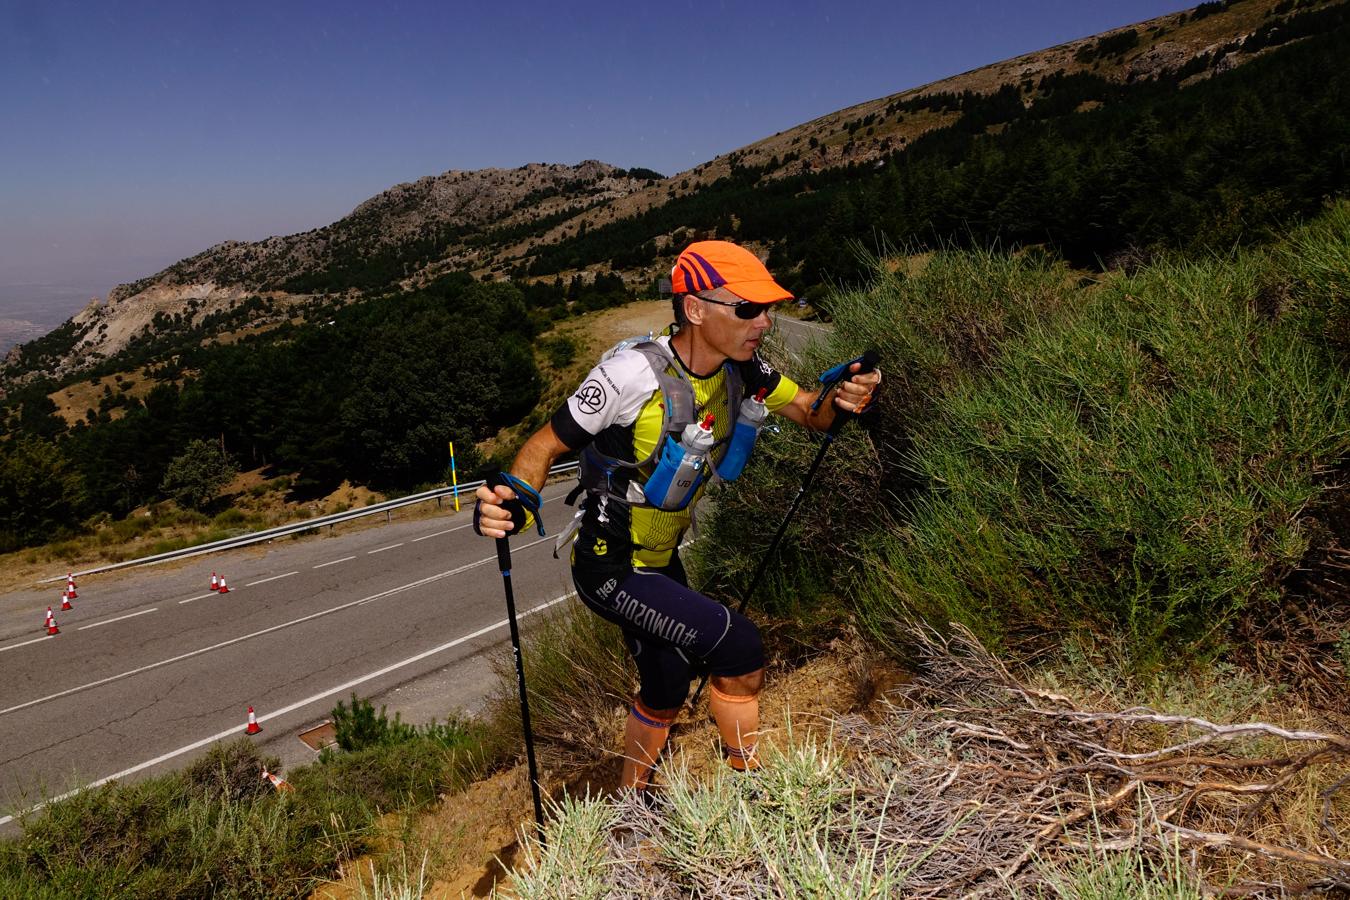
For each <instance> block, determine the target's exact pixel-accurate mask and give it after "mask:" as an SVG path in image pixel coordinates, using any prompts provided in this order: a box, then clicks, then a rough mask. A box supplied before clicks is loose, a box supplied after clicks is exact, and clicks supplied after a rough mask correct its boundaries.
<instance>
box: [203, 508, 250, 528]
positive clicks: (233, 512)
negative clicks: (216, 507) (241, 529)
mask: <svg viewBox="0 0 1350 900" xmlns="http://www.w3.org/2000/svg"><path fill="white" fill-rule="evenodd" d="M247 518H248V517H247V516H245V515H244V513H243V511H242V510H238V509H235V508H234V507H233V506H231V507H230V508H229V509H227V510H225V511H223V512H221V513H219V514H217V515H216V517H215V518H213V519H212V520H211V524H212V525H213V526H214V527H216V528H229V527H231V526H236V525H242V524H243V523H244V522H245V520H247Z"/></svg>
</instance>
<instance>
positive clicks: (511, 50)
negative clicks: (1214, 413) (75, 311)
mask: <svg viewBox="0 0 1350 900" xmlns="http://www.w3.org/2000/svg"><path fill="white" fill-rule="evenodd" d="M1190 5H1193V4H1191V3H1186V2H1176V0H1118V2H1113V3H1105V2H1095V0H1088V2H1083V0H1028V2H992V0H991V2H974V0H946V2H888V3H883V2H877V3H854V2H848V0H841V2H813V0H783V2H777V3H768V2H763V3H718V2H706V3H685V2H679V0H675V2H668V3H660V4H643V3H633V2H625V3H613V2H605V3H570V4H569V3H553V2H538V0H535V2H510V0H504V2H475V3H455V2H403V3H399V2H384V3H374V2H362V3H356V2H323V3H320V2H292V0H269V2H266V3H261V2H251V0H250V2H241V0H235V2H228V3H222V2H194V0H178V2H127V3H120V2H98V3H96V2H65V0H35V2H23V0H0V285H4V284H13V283H16V282H24V281H53V280H61V279H66V280H71V279H75V280H80V281H81V282H89V283H94V284H96V285H101V288H100V290H101V291H106V290H107V289H108V288H109V287H111V286H112V283H114V282H116V281H118V280H125V279H129V278H132V277H136V276H138V275H144V274H149V273H151V272H153V271H155V270H157V269H158V268H160V267H162V266H164V265H167V264H168V263H171V262H173V261H174V260H176V259H179V258H181V257H183V256H187V255H190V254H192V253H195V252H197V251H199V250H202V249H204V248H206V247H208V246H210V245H211V244H214V243H216V242H219V241H222V240H226V239H230V238H236V239H243V240H256V239H259V238H264V237H267V236H268V235H273V234H289V233H292V232H296V231H302V230H306V229H309V228H313V227H316V226H319V225H323V224H326V223H328V222H331V221H333V220H335V219H337V218H340V217H341V216H343V215H345V214H346V213H348V212H350V211H351V209H352V208H353V207H355V206H356V205H357V204H358V203H360V202H361V201H362V200H364V199H366V198H367V197H369V196H371V195H373V194H376V193H378V192H380V191H381V190H384V189H385V188H387V187H389V186H391V185H393V184H396V183H398V182H401V181H410V180H413V179H416V178H419V177H421V176H423V175H432V174H437V173H440V172H443V171H446V170H447V169H477V168H483V167H488V166H500V167H514V166H519V165H522V164H524V163H527V162H563V163H575V162H579V161H580V160H583V159H592V158H593V159H601V160H604V161H606V162H610V163H613V164H615V165H619V166H625V167H632V166H645V167H648V168H653V169H657V170H659V171H661V172H663V173H665V174H673V173H674V172H677V171H680V170H683V169H687V168H690V167H692V166H694V165H697V164H698V163H700V162H703V161H705V160H707V159H710V158H712V157H714V156H716V155H718V154H720V153H725V152H727V151H729V150H733V149H735V148H737V147H740V146H743V145H745V144H748V143H751V142H753V141H755V140H758V139H759V138H761V137H764V136H766V135H769V134H772V133H774V132H776V131H781V130H784V129H786V128H790V127H792V126H794V125H797V124H799V123H802V122H805V121H808V120H810V119H812V118H815V117H816V116H819V115H822V114H824V113H828V112H832V111H834V110H836V109H839V108H841V107H844V106H849V105H852V104H854V103H858V102H861V101H863V100H868V99H872V98H874V97H880V96H883V95H886V94H890V93H894V92H896V91H900V90H904V89H906V88H910V87H914V86H916V85H919V84H923V83H925V82H929V81H933V80H935V79H939V78H943V77H946V76H948V75H953V74H956V73H959V72H963V71H966V70H968V69H972V68H977V67H979V66H981V65H984V64H986V63H990V62H995V61H997V60H1001V59H1006V58H1008V57H1011V56H1016V55H1018V54H1021V53H1024V52H1027V51H1031V50H1036V49H1039V48H1042V47H1047V46H1050V45H1053V44H1057V43H1062V42H1064V41H1067V40H1072V39H1074V38H1078V37H1083V36H1085V35H1089V34H1093V33H1096V32H1098V31H1103V30H1105V29H1108V28H1112V27H1115V26H1119V25H1124V24H1127V23H1130V22H1134V21H1138V20H1141V19H1146V18H1150V17H1152V16H1156V15H1161V14H1163V13H1167V12H1175V11H1177V10H1180V9H1184V8H1186V7H1187V6H1190ZM104 282H106V283H104ZM0 299H2V298H0Z"/></svg>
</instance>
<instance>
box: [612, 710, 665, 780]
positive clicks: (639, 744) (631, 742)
mask: <svg viewBox="0 0 1350 900" xmlns="http://www.w3.org/2000/svg"><path fill="white" fill-rule="evenodd" d="M679 714H680V708H679V707H678V706H677V707H675V708H674V709H649V708H648V707H647V706H646V705H645V704H644V703H643V702H642V699H641V698H640V697H639V698H634V700H633V705H632V707H631V708H630V709H629V710H628V724H627V725H626V726H625V727H624V732H623V774H622V775H620V776H619V787H620V788H636V789H637V790H639V791H643V790H646V789H647V782H648V778H649V777H650V776H651V772H652V766H654V765H656V760H657V757H659V756H660V755H661V748H662V747H664V746H665V745H666V738H667V737H668V736H669V735H670V724H671V723H672V722H674V721H675V717H676V716H678V715H679Z"/></svg>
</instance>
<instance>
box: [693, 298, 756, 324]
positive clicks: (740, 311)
mask: <svg viewBox="0 0 1350 900" xmlns="http://www.w3.org/2000/svg"><path fill="white" fill-rule="evenodd" d="M694 296H695V297H698V299H700V300H702V301H703V302H704V303H716V304H717V305H718V306H730V307H731V308H732V309H733V310H734V311H735V313H736V318H738V319H745V320H746V321H749V320H751V319H757V318H759V314H760V313H762V312H767V311H768V310H769V309H771V308H772V304H769V303H751V302H750V301H749V300H737V301H736V302H735V303H728V302H727V301H725V300H714V299H712V298H711V297H704V296H703V295H702V294H695V295H694Z"/></svg>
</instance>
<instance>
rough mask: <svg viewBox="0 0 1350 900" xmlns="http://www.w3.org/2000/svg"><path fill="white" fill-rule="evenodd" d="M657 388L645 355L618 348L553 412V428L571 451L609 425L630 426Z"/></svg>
mask: <svg viewBox="0 0 1350 900" xmlns="http://www.w3.org/2000/svg"><path fill="white" fill-rule="evenodd" d="M657 387H658V384H657V381H656V375H655V374H654V373H653V372H652V367H651V364H650V363H649V362H647V357H646V356H644V355H643V354H642V353H640V352H638V351H637V350H631V349H629V350H621V351H619V352H618V353H616V354H614V355H613V356H612V357H610V358H609V359H607V360H605V361H604V362H602V363H600V364H599V365H597V366H596V367H595V368H593V369H591V371H590V372H589V373H588V374H587V375H586V378H585V379H584V380H583V381H582V382H581V386H580V387H579V388H577V390H576V391H575V392H574V393H573V394H572V396H570V397H568V398H567V402H566V403H564V404H563V405H562V406H561V407H560V408H559V409H558V411H557V412H556V413H554V415H553V419H552V424H553V430H554V431H555V432H557V435H558V437H559V438H561V439H562V442H563V443H564V444H566V445H567V446H568V447H569V448H571V449H573V450H579V449H581V448H582V447H584V446H586V445H587V444H589V443H590V442H591V441H592V440H593V439H594V438H595V436H596V435H598V434H599V433H600V432H602V431H604V430H605V429H606V428H608V427H610V426H611V425H632V424H633V423H634V422H635V421H637V417H638V413H639V412H641V411H642V407H643V404H645V403H646V402H647V401H648V400H650V399H651V396H652V391H654V390H656V389H657Z"/></svg>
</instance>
